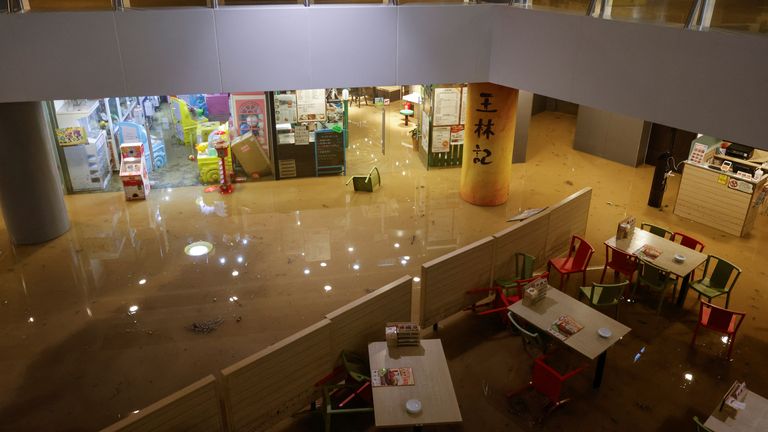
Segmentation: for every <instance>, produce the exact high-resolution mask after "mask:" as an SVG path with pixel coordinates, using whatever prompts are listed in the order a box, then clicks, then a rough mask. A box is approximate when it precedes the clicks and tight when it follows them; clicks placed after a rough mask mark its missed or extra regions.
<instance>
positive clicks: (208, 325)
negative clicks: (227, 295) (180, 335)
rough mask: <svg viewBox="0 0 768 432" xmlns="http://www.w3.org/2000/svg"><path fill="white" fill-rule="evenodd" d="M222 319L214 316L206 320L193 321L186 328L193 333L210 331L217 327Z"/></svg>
mask: <svg viewBox="0 0 768 432" xmlns="http://www.w3.org/2000/svg"><path fill="white" fill-rule="evenodd" d="M223 322H224V320H223V319H221V318H216V319H212V320H208V321H197V322H193V323H192V325H190V326H189V327H188V329H189V330H190V331H191V332H193V333H210V332H212V331H214V330H216V328H218V327H219V326H220V325H221V323H223Z"/></svg>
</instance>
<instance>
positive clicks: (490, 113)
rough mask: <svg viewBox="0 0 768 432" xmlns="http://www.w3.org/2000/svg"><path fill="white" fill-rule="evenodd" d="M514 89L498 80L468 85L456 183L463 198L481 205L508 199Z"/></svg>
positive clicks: (512, 139) (514, 112)
mask: <svg viewBox="0 0 768 432" xmlns="http://www.w3.org/2000/svg"><path fill="white" fill-rule="evenodd" d="M517 93H518V91H517V89H513V88H509V87H504V86H501V85H497V84H491V83H477V84H470V85H469V89H468V91H467V105H466V107H465V108H464V109H466V110H467V116H466V117H467V121H466V124H465V127H464V154H463V155H462V162H461V186H460V187H459V191H460V194H461V198H462V199H464V201H467V202H469V203H472V204H475V205H481V206H495V205H499V204H504V203H505V202H507V198H508V197H509V182H510V180H511V178H512V148H513V146H514V142H515V118H516V116H517Z"/></svg>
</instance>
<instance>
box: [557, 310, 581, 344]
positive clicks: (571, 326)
mask: <svg viewBox="0 0 768 432" xmlns="http://www.w3.org/2000/svg"><path fill="white" fill-rule="evenodd" d="M583 328H584V326H583V325H581V324H579V323H578V322H576V320H575V319H573V317H571V316H569V315H561V316H560V318H558V319H557V320H556V321H555V322H553V323H552V326H550V328H549V332H550V333H551V334H552V335H553V336H555V337H556V338H558V339H560V340H563V341H564V340H566V339H568V338H569V337H571V336H573V335H575V334H576V333H578V332H580V331H581V330H582V329H583Z"/></svg>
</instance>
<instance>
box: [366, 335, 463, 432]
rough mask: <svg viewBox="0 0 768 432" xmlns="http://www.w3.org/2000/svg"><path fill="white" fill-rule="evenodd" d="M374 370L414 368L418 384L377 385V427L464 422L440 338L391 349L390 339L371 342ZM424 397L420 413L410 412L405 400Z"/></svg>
mask: <svg viewBox="0 0 768 432" xmlns="http://www.w3.org/2000/svg"><path fill="white" fill-rule="evenodd" d="M368 360H369V362H370V365H371V370H376V369H381V368H392V367H409V368H412V369H413V380H414V385H412V386H388V387H373V412H374V417H375V418H376V426H377V427H397V426H412V427H419V426H422V425H432V424H450V423H461V421H462V420H461V412H460V411H459V403H458V402H457V401H456V393H455V392H454V390H453V382H452V381H451V373H450V371H449V370H448V362H447V361H446V359H445V353H444V352H443V345H442V343H441V342H440V339H424V340H422V341H421V345H420V346H413V347H397V348H392V349H389V348H387V343H386V342H371V343H370V344H368ZM408 399H418V400H420V401H421V406H422V411H421V413H419V414H408V413H407V412H406V411H405V402H406V401H407V400H408Z"/></svg>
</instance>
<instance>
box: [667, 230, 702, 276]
mask: <svg viewBox="0 0 768 432" xmlns="http://www.w3.org/2000/svg"><path fill="white" fill-rule="evenodd" d="M669 239H670V240H671V241H673V242H675V243H680V244H681V245H682V246H685V247H687V248H688V249H693V250H695V251H696V252H703V251H704V243H702V242H700V241H698V240H696V239H695V238H693V237H691V236H689V235H687V234H683V233H681V232H677V231H675V232H674V233H672V237H670V238H669ZM695 273H696V270H693V271H692V272H691V280H695Z"/></svg>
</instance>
